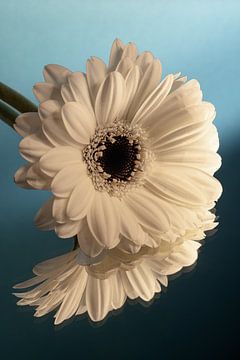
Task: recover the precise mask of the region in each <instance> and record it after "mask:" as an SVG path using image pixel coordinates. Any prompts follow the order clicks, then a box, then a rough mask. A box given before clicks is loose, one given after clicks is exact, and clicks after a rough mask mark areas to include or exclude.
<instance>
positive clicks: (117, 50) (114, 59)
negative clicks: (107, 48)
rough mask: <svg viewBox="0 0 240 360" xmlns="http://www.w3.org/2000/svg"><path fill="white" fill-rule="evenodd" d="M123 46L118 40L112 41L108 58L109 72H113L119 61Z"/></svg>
mask: <svg viewBox="0 0 240 360" xmlns="http://www.w3.org/2000/svg"><path fill="white" fill-rule="evenodd" d="M124 48H125V45H124V44H123V43H122V41H121V40H120V39H116V40H114V42H113V44H112V48H111V52H110V56H109V65H108V68H109V71H114V70H115V69H116V67H117V65H118V63H119V61H120V60H121V57H122V53H123V50H124Z"/></svg>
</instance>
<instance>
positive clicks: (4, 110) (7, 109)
mask: <svg viewBox="0 0 240 360" xmlns="http://www.w3.org/2000/svg"><path fill="white" fill-rule="evenodd" d="M18 115H19V112H18V111H16V110H15V109H13V108H12V107H11V106H9V105H8V104H6V103H4V102H3V101H1V100H0V119H1V120H3V121H4V122H5V123H6V124H8V125H9V126H11V127H12V128H13V125H14V123H15V120H16V117H17V116H18Z"/></svg>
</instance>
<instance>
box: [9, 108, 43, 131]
mask: <svg viewBox="0 0 240 360" xmlns="http://www.w3.org/2000/svg"><path fill="white" fill-rule="evenodd" d="M40 127H41V121H40V118H39V115H38V113H36V112H27V113H23V114H20V115H19V116H18V117H17V119H16V121H15V124H14V129H15V130H16V131H17V132H18V134H19V135H21V136H22V137H24V136H28V135H30V134H33V133H35V132H37V131H38V130H39V128H40Z"/></svg>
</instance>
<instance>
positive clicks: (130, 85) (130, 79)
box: [118, 65, 140, 119]
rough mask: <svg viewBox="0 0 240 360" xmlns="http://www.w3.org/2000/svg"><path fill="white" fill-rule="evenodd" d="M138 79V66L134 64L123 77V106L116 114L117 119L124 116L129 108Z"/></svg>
mask: <svg viewBox="0 0 240 360" xmlns="http://www.w3.org/2000/svg"><path fill="white" fill-rule="evenodd" d="M139 80H140V71H139V67H138V66H136V65H135V66H133V67H132V68H131V69H130V71H129V72H128V74H127V76H126V78H125V84H126V91H125V98H124V106H123V107H122V110H121V111H120V114H118V117H119V119H121V118H123V119H125V118H126V114H127V112H128V110H129V107H130V105H131V103H132V100H133V98H134V96H135V93H136V90H137V88H138V84H139Z"/></svg>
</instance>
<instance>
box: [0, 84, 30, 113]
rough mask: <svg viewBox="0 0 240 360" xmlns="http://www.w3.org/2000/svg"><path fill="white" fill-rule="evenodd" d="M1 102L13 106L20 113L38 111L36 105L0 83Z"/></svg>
mask: <svg viewBox="0 0 240 360" xmlns="http://www.w3.org/2000/svg"><path fill="white" fill-rule="evenodd" d="M0 100H2V101H4V102H5V103H7V104H9V105H11V106H12V107H13V108H15V109H16V110H18V111H19V112H20V113H24V112H36V111H37V107H36V105H35V104H34V103H32V102H31V101H30V100H28V99H27V98H25V97H24V96H23V95H21V94H19V93H18V92H17V91H16V90H13V89H11V88H10V87H9V86H7V85H5V84H3V83H2V82H0Z"/></svg>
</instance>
